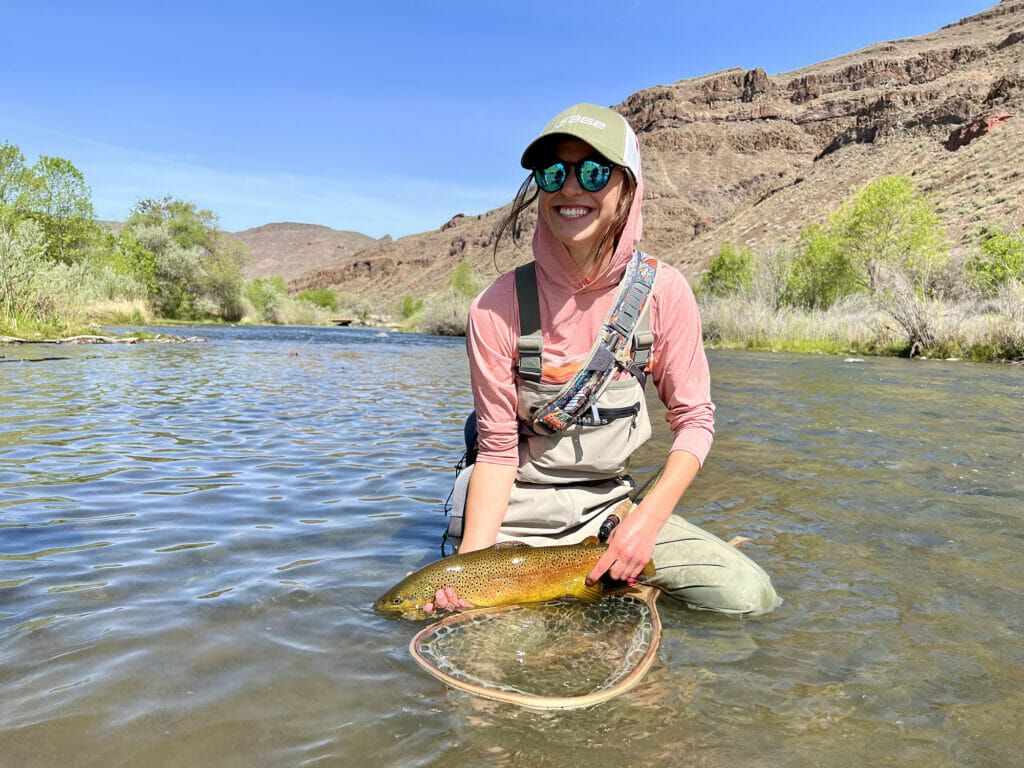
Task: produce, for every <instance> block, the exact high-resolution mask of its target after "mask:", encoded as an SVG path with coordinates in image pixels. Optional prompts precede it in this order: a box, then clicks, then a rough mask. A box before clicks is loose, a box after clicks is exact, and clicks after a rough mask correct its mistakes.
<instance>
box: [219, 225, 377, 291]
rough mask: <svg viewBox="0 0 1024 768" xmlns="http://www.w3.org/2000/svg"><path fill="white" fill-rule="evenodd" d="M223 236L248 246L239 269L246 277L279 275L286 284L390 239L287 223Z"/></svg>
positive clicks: (317, 226)
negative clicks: (247, 254)
mask: <svg viewBox="0 0 1024 768" xmlns="http://www.w3.org/2000/svg"><path fill="white" fill-rule="evenodd" d="M225 234H227V235H228V237H232V238H234V239H236V240H241V241H242V242H243V243H245V244H246V245H247V246H249V250H250V251H251V252H252V259H251V260H250V261H249V263H248V264H247V265H246V266H245V267H244V268H243V269H242V272H243V274H244V275H245V276H246V277H247V278H249V279H254V278H264V279H265V278H268V277H273V276H274V275H280V276H281V277H283V278H284V279H285V281H286V282H287V281H289V280H292V279H294V278H296V277H298V276H299V275H301V274H303V273H304V272H308V271H309V270H311V269H314V268H316V267H318V266H320V265H322V264H327V263H331V262H334V261H337V260H338V259H343V258H345V257H348V256H351V255H352V254H353V253H356V252H357V251H360V250H362V249H364V248H369V247H371V246H374V245H378V244H379V243H381V242H385V241H390V240H391V238H390V237H385V238H384V239H383V240H376V239H374V238H372V237H370V236H369V235H363V234H360V233H359V232H342V231H339V230H336V229H331V228H330V227H321V226H319V225H316V224H297V223H295V222H291V221H286V222H280V223H276V224H264V225H263V226H262V227H254V228H253V229H246V230H243V231H242V232H227V233H225Z"/></svg>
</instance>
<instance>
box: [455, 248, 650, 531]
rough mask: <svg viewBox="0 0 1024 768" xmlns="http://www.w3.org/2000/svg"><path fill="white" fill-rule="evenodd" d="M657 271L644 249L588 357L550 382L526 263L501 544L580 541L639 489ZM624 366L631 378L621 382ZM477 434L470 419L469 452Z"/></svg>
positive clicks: (459, 490) (460, 483)
mask: <svg viewBox="0 0 1024 768" xmlns="http://www.w3.org/2000/svg"><path fill="white" fill-rule="evenodd" d="M657 270H658V262H657V260H656V259H654V258H652V257H650V256H647V255H646V254H643V253H641V252H640V251H634V254H633V258H632V259H631V261H630V263H629V265H628V266H627V269H626V273H625V275H624V276H623V279H622V282H621V283H620V286H619V291H618V294H617V295H616V298H615V300H614V301H613V303H612V309H611V310H610V312H609V314H608V316H607V317H606V318H605V322H604V325H603V327H602V331H601V333H600V335H599V337H598V338H597V339H596V340H595V342H594V345H593V346H592V348H591V351H590V353H589V355H588V358H587V361H586V363H584V364H583V365H582V366H580V369H579V370H578V371H577V373H576V374H575V375H574V376H573V377H572V378H571V379H570V380H569V382H567V383H566V384H545V383H542V382H541V380H540V379H541V373H542V371H543V336H542V333H541V327H540V302H539V300H538V296H537V281H536V265H535V264H534V263H530V264H526V265H523V266H521V267H518V268H517V269H516V276H515V279H516V297H517V301H518V309H519V325H520V329H521V335H520V337H519V343H518V349H519V364H518V368H517V375H516V388H517V392H518V405H517V410H516V416H517V417H518V420H519V432H520V436H519V469H518V471H517V472H516V479H515V483H514V484H513V487H512V492H511V494H510V497H509V503H508V508H507V510H506V513H505V517H504V519H503V521H502V524H501V528H500V530H499V532H498V536H497V541H498V542H502V541H511V540H515V541H523V542H526V543H527V544H532V545H535V546H538V545H545V544H574V543H577V542H580V541H583V540H584V539H586V538H587V537H588V536H596V535H597V534H598V531H599V529H600V528H601V524H602V523H603V522H604V520H605V517H606V513H607V511H608V510H610V509H611V508H612V507H614V506H615V505H616V504H617V503H618V502H620V501H622V499H624V498H625V497H626V496H627V495H628V494H629V492H630V491H631V490H632V488H633V482H632V479H631V478H629V477H628V476H627V475H626V471H627V470H628V467H629V457H630V456H631V455H632V454H633V452H634V451H635V450H636V449H637V448H639V447H640V446H641V445H643V444H644V443H645V442H646V441H647V440H648V439H649V438H650V436H651V425H650V420H649V418H648V415H647V401H646V397H645V395H644V382H645V381H646V373H645V370H644V369H645V368H646V366H647V362H648V360H649V359H650V351H651V346H652V344H653V341H654V337H653V334H652V333H651V331H650V300H649V299H650V294H651V291H652V290H653V286H654V281H655V279H656V277H657ZM620 370H622V371H628V372H629V373H630V374H631V375H630V376H628V377H626V378H621V379H616V378H615V373H616V372H617V371H620ZM473 421H475V419H474V417H472V416H471V417H470V422H473ZM473 432H474V430H473V424H472V423H467V453H469V452H470V451H472V448H470V446H471V440H472V443H475V435H474V434H473ZM470 458H471V457H470ZM469 474H470V472H468V471H466V470H463V471H462V472H460V473H459V475H458V477H457V479H456V485H455V489H454V491H453V494H452V498H453V504H452V512H451V520H450V521H449V525H448V530H447V532H446V534H445V539H446V540H449V539H452V540H454V542H453V543H455V545H456V546H457V542H458V540H460V539H461V536H462V513H463V510H464V502H465V493H466V490H467V488H468V483H469V478H468V476H469Z"/></svg>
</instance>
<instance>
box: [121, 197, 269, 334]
mask: <svg viewBox="0 0 1024 768" xmlns="http://www.w3.org/2000/svg"><path fill="white" fill-rule="evenodd" d="M125 228H126V229H128V230H130V231H131V236H130V237H133V238H134V242H133V241H131V240H130V239H126V240H125V243H126V246H127V248H128V249H129V250H130V251H131V254H132V255H133V258H134V259H135V261H136V262H137V263H138V264H139V265H140V268H147V267H148V262H149V259H148V257H145V255H144V254H142V253H141V252H140V251H139V250H138V249H139V248H141V249H142V250H144V251H146V252H148V253H150V254H152V279H151V283H150V286H151V300H152V303H153V306H154V308H155V309H157V311H158V312H160V314H162V315H164V316H165V317H175V318H197V317H203V316H207V315H219V316H220V317H222V318H224V319H227V320H237V319H239V318H240V317H241V314H242V302H241V299H242V290H243V285H244V280H243V279H242V265H243V264H244V263H245V261H246V260H247V259H248V257H249V250H248V248H247V247H246V246H245V245H243V244H242V243H239V242H238V241H236V240H232V239H230V238H228V237H226V236H225V235H224V234H223V233H221V232H220V231H219V230H218V229H217V217H216V216H215V215H214V214H213V213H212V212H211V211H209V210H206V209H201V208H198V207H197V206H196V205H195V203H191V202H186V201H184V200H178V199H175V198H173V197H170V196H168V197H164V198H162V199H160V200H152V199H151V200H142V201H140V202H139V203H138V204H137V205H136V206H135V208H134V209H133V210H132V213H131V215H130V216H129V217H128V220H127V221H126V222H125ZM123 237H125V236H123Z"/></svg>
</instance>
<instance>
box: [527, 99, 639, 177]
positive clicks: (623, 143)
mask: <svg viewBox="0 0 1024 768" xmlns="http://www.w3.org/2000/svg"><path fill="white" fill-rule="evenodd" d="M553 136H558V137H565V138H566V139H579V140H580V141H585V142H587V144H589V145H590V146H592V147H593V148H594V149H596V150H597V151H598V152H600V153H601V154H602V155H603V156H604V157H605V158H607V159H608V160H610V161H611V162H613V163H615V165H621V166H622V167H624V168H629V170H631V171H632V172H633V177H634V178H639V175H640V150H639V148H638V146H637V139H636V134H635V133H633V129H632V128H630V127H629V123H627V122H626V118H624V117H623V116H622V115H620V114H619V113H618V112H615V111H613V110H610V109H607V108H606V107H599V106H597V105H596V104H586V103H583V104H577V105H576V106H574V107H569V108H568V109H567V110H565V111H564V112H560V113H559V114H557V115H555V117H554V119H553V120H552V121H551V122H550V123H548V124H547V125H546V126H545V128H544V130H543V131H541V134H540V136H538V137H537V138H536V139H534V140H533V141H531V142H530V145H529V146H528V147H527V148H526V151H525V152H523V159H522V161H521V163H522V166H523V168H526V169H528V170H533V169H534V168H536V167H537V164H539V163H542V162H547V160H548V158H546V157H540V156H538V152H539V151H540V150H541V149H543V148H544V147H545V146H546V145H547V144H548V143H549V140H550V138H551V137H553Z"/></svg>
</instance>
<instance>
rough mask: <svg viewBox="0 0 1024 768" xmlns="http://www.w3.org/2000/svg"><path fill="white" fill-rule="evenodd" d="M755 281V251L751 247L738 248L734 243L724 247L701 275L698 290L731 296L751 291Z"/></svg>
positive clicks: (725, 244)
mask: <svg viewBox="0 0 1024 768" xmlns="http://www.w3.org/2000/svg"><path fill="white" fill-rule="evenodd" d="M753 282H754V253H753V251H751V250H750V249H749V248H746V247H741V248H739V249H737V248H736V246H734V245H733V244H732V243H728V242H727V243H722V247H721V248H719V250H718V255H717V256H715V258H713V259H712V260H711V261H710V262H709V263H708V268H707V270H706V271H705V272H704V274H702V275H701V276H700V280H699V281H698V283H697V291H698V292H699V293H701V294H704V295H709V296H730V295H732V294H735V293H741V292H744V291H749V290H750V288H751V286H752V285H753Z"/></svg>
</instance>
